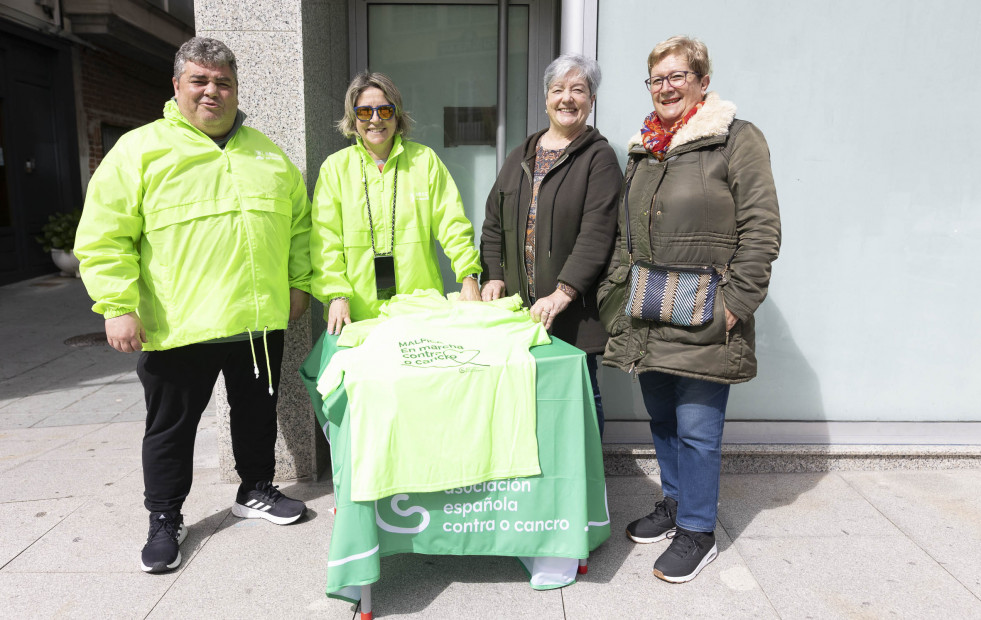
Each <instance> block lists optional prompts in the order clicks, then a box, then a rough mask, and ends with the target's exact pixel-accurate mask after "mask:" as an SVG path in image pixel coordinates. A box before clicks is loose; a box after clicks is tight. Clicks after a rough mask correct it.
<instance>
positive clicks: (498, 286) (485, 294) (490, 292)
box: [480, 280, 505, 301]
mask: <svg viewBox="0 0 981 620" xmlns="http://www.w3.org/2000/svg"><path fill="white" fill-rule="evenodd" d="M504 288H505V287H504V280H488V281H486V282H484V287H483V288H482V289H481V290H480V298H481V299H483V300H484V301H494V300H495V299H500V298H501V297H502V296H503V295H504Z"/></svg>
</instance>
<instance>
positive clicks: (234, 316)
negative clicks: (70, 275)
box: [75, 37, 311, 573]
mask: <svg viewBox="0 0 981 620" xmlns="http://www.w3.org/2000/svg"><path fill="white" fill-rule="evenodd" d="M173 83H174V99H173V100H171V101H168V102H167V104H166V105H165V106H164V116H163V118H162V119H159V120H157V121H155V122H153V123H150V124H149V125H145V126H143V127H140V128H138V129H136V130H134V131H131V132H129V133H128V134H126V135H124V136H123V137H122V138H121V139H120V140H119V142H118V143H117V144H116V146H115V147H114V148H113V149H112V150H111V151H110V152H109V153H108V154H107V155H106V157H105V159H104V160H103V161H102V163H101V165H100V166H99V168H98V169H97V170H96V171H95V174H94V175H93V176H92V180H91V181H90V183H89V187H88V193H87V195H86V198H85V208H84V211H83V214H82V221H81V224H80V225H79V228H78V234H77V237H76V243H75V254H76V255H77V256H78V258H79V259H80V261H81V272H82V278H83V281H84V282H85V286H86V288H87V289H88V292H89V295H90V296H91V297H92V299H93V300H95V305H94V306H93V310H94V311H95V312H98V313H100V314H102V315H103V316H104V317H105V319H106V337H107V339H108V341H109V344H110V345H111V346H112V347H113V348H115V349H117V350H118V351H122V352H124V353H130V352H134V351H142V354H141V355H140V359H139V361H138V363H137V374H138V375H139V377H140V381H141V382H142V383H143V389H144V392H145V394H146V403H147V421H146V433H145V435H144V437H143V479H144V487H145V492H144V496H145V498H146V499H145V501H144V504H145V506H146V508H147V510H149V511H150V531H149V534H148V536H147V543H146V546H144V547H143V551H142V557H141V563H142V568H143V570H144V571H146V572H149V573H158V572H164V571H168V570H172V569H174V568H177V567H178V566H179V565H180V563H181V554H180V543H181V541H182V540H183V539H184V536H185V535H186V529H185V527H184V519H183V515H182V514H181V507H182V506H183V503H184V499H185V498H186V497H187V494H188V493H189V492H190V489H191V480H192V474H193V469H192V458H193V450H194V438H195V432H196V429H197V426H198V423H199V421H200V419H201V414H202V412H203V411H204V408H205V406H206V405H207V403H208V400H209V399H210V397H211V393H212V390H213V388H214V385H215V381H216V380H217V378H218V373H219V372H221V373H223V375H224V377H225V384H226V387H227V388H228V402H229V404H230V406H231V414H230V425H231V435H232V451H233V453H234V456H235V467H236V470H237V471H238V474H239V476H240V477H241V478H242V484H241V486H240V487H239V491H238V494H237V496H236V498H235V503H234V504H233V506H232V512H233V514H235V515H236V516H238V517H244V518H256V517H261V518H265V519H268V520H269V521H272V522H273V523H277V524H287V523H292V522H294V521H296V520H297V519H299V518H300V517H301V516H302V515H303V513H304V511H305V510H306V506H305V505H304V504H303V502H300V501H297V500H293V499H290V498H288V497H286V496H285V495H283V494H282V493H280V492H279V491H278V490H277V489H276V487H275V486H273V485H272V479H273V474H274V470H275V464H276V463H275V456H274V445H275V441H276V393H275V388H276V387H277V386H278V384H279V372H280V364H281V362H282V358H283V331H284V330H285V329H286V324H287V320H288V319H289V318H298V317H299V316H300V315H302V314H303V312H304V311H305V310H306V308H307V305H308V304H309V291H310V277H311V272H310V250H309V236H310V203H309V200H308V197H307V191H306V187H305V186H304V183H303V178H302V176H301V174H300V171H299V170H298V169H297V168H296V166H294V165H293V164H292V163H291V162H290V161H289V159H288V158H287V157H286V156H285V155H284V154H283V152H282V151H281V150H280V149H279V148H278V147H277V146H276V145H275V144H274V143H273V142H272V141H271V140H269V139H268V138H267V137H266V136H264V135H263V134H262V133H260V132H258V131H256V130H255V129H252V128H250V127H245V126H243V125H242V122H243V120H244V118H245V115H244V114H243V113H242V112H240V111H239V110H238V76H237V74H236V63H235V55H234V54H233V53H232V51H231V50H230V49H229V48H228V47H227V46H226V45H225V44H224V43H222V42H220V41H217V40H214V39H206V38H198V37H195V38H193V39H191V40H189V41H187V42H186V43H185V44H184V45H183V46H181V48H180V50H178V52H177V56H176V58H175V61H174V78H173ZM263 375H264V376H263Z"/></svg>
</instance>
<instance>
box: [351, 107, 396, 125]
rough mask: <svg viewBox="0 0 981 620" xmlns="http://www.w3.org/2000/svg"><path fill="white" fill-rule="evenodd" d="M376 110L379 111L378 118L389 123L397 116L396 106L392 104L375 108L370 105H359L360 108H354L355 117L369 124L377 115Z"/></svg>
mask: <svg viewBox="0 0 981 620" xmlns="http://www.w3.org/2000/svg"><path fill="white" fill-rule="evenodd" d="M376 110H377V111H378V118H380V119H381V120H383V121H387V120H388V119H390V118H392V117H393V116H395V106H393V105H392V104H390V103H389V104H386V105H380V106H376V107H374V108H373V107H371V106H370V105H359V106H358V107H356V108H354V116H355V118H357V119H358V120H359V121H363V122H365V123H367V122H368V121H370V120H371V117H372V116H374V115H375V111H376Z"/></svg>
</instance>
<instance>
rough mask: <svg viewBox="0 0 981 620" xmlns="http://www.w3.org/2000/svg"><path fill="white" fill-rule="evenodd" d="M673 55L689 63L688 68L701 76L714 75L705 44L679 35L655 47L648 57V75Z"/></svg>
mask: <svg viewBox="0 0 981 620" xmlns="http://www.w3.org/2000/svg"><path fill="white" fill-rule="evenodd" d="M672 55H678V56H681V57H682V58H684V59H685V60H686V61H688V66H689V67H690V68H691V70H692V71H694V72H695V73H697V74H698V75H699V76H703V75H711V74H712V62H711V61H710V60H709V51H708V48H707V47H705V44H704V43H702V42H701V41H699V40H698V39H695V38H693V37H687V36H684V35H678V36H674V37H671V38H670V39H665V40H664V41H661V42H660V43H658V44H657V45H655V46H654V49H653V50H651V53H650V55H649V56H648V57H647V73H648V75H650V72H651V69H653V68H654V65H656V64H657V63H659V62H661V61H662V60H664V59H665V58H667V57H668V56H672Z"/></svg>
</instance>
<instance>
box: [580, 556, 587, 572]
mask: <svg viewBox="0 0 981 620" xmlns="http://www.w3.org/2000/svg"><path fill="white" fill-rule="evenodd" d="M587 570H589V567H588V566H586V559H585V558H583V559H582V560H579V574H580V575H585V574H586V571H587Z"/></svg>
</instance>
